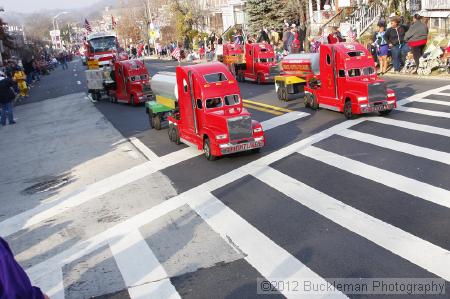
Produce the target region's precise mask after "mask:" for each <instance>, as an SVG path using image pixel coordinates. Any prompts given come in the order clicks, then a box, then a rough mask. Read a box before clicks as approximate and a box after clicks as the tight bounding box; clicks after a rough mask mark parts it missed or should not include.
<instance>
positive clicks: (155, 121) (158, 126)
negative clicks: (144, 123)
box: [152, 113, 161, 131]
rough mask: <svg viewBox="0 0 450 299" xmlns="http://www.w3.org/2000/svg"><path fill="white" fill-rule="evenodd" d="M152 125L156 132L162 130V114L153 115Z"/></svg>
mask: <svg viewBox="0 0 450 299" xmlns="http://www.w3.org/2000/svg"><path fill="white" fill-rule="evenodd" d="M152 124H153V128H155V130H158V131H159V130H161V114H159V113H157V114H152Z"/></svg>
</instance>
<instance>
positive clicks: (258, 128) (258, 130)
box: [253, 127, 262, 133]
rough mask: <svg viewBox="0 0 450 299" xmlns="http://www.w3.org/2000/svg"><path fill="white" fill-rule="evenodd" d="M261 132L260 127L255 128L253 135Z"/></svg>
mask: <svg viewBox="0 0 450 299" xmlns="http://www.w3.org/2000/svg"><path fill="white" fill-rule="evenodd" d="M259 132H262V127H257V128H254V129H253V133H259Z"/></svg>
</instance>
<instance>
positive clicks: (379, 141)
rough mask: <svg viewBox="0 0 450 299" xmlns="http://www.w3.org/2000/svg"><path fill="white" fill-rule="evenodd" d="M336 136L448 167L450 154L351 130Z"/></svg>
mask: <svg viewBox="0 0 450 299" xmlns="http://www.w3.org/2000/svg"><path fill="white" fill-rule="evenodd" d="M338 135H341V136H343V137H347V138H351V139H354V140H358V141H361V142H365V143H369V144H373V145H376V146H380V147H384V148H388V149H391V150H394V151H398V152H402V153H406V154H410V155H413V156H417V157H422V158H426V159H429V160H434V161H437V162H441V163H444V164H448V165H450V153H445V152H441V151H437V150H433V149H429V148H425V147H421V146H417V145H412V144H409V143H405V142H400V141H396V140H393V139H389V138H383V137H379V136H375V135H371V134H366V133H361V132H358V131H353V130H344V131H342V132H339V133H338Z"/></svg>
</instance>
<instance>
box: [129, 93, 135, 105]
mask: <svg viewBox="0 0 450 299" xmlns="http://www.w3.org/2000/svg"><path fill="white" fill-rule="evenodd" d="M130 105H131V106H134V95H131V96H130Z"/></svg>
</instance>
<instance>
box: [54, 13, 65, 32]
mask: <svg viewBox="0 0 450 299" xmlns="http://www.w3.org/2000/svg"><path fill="white" fill-rule="evenodd" d="M66 14H68V12H67V11H62V12H60V13H59V14H57V15H56V16H54V17H53V30H57V29H59V26H58V21H57V20H56V19H57V18H58V17H59V16H61V15H66ZM55 23H56V26H55Z"/></svg>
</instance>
